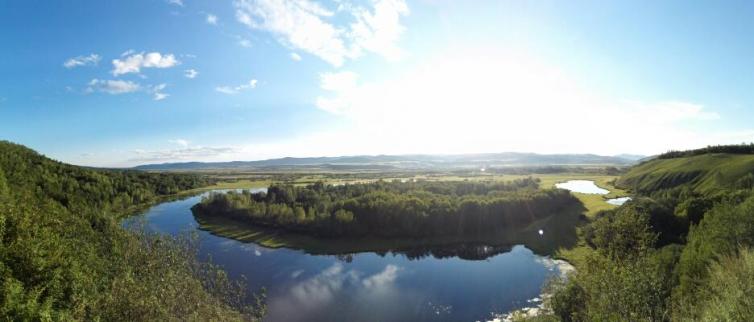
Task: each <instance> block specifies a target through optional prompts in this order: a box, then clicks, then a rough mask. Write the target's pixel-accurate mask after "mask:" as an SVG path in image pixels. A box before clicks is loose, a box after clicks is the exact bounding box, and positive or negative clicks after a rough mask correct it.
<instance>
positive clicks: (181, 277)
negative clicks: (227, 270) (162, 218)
mask: <svg viewBox="0 0 754 322" xmlns="http://www.w3.org/2000/svg"><path fill="white" fill-rule="evenodd" d="M206 184H208V182H207V180H206V179H204V178H203V177H201V176H197V175H191V174H163V173H160V174H156V173H145V172H142V171H134V170H128V171H124V170H95V169H89V168H83V167H77V166H72V165H68V164H64V163H61V162H58V161H55V160H51V159H49V158H46V157H45V156H43V155H41V154H38V153H36V152H34V151H33V150H30V149H28V148H26V147H24V146H21V145H17V144H13V143H10V142H7V141H0V241H1V242H0V300H1V301H0V316H1V317H3V320H8V321H76V320H87V321H90V320H91V321H167V320H190V319H194V320H219V321H222V320H228V319H230V320H243V319H244V316H243V315H242V313H240V312H239V311H238V310H236V307H235V306H233V305H232V304H229V303H238V302H237V301H236V299H234V298H231V297H230V296H227V295H228V294H231V293H228V292H232V291H233V290H235V289H234V288H233V286H232V285H231V284H230V283H229V282H228V280H227V278H226V275H224V273H223V272H222V271H218V270H217V269H216V268H213V267H212V266H210V265H208V264H205V263H201V262H199V261H198V260H197V258H196V255H195V254H196V253H195V252H194V249H195V244H194V242H192V241H191V240H190V239H186V238H184V239H179V240H176V239H172V238H169V237H164V236H159V235H155V234H151V233H147V232H144V231H138V230H125V229H123V228H122V227H121V223H120V218H121V217H122V216H123V214H124V211H126V210H129V209H131V208H133V207H137V206H144V205H147V204H149V203H151V202H154V201H157V200H158V198H161V197H166V196H170V195H172V194H174V193H177V192H180V191H183V190H187V189H193V188H196V187H201V186H203V185H206ZM215 283H219V284H215ZM223 292H224V293H223ZM223 294H225V295H223ZM235 294H241V293H235Z"/></svg>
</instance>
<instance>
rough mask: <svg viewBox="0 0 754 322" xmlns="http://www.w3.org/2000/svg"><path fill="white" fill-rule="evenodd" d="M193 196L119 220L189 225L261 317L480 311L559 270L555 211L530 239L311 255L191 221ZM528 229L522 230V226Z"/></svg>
mask: <svg viewBox="0 0 754 322" xmlns="http://www.w3.org/2000/svg"><path fill="white" fill-rule="evenodd" d="M200 200H201V196H194V197H190V198H187V199H184V200H177V201H169V202H165V203H162V204H159V205H156V206H154V207H152V208H150V209H149V210H147V211H146V212H145V213H143V214H141V215H139V216H136V217H134V218H132V219H129V220H142V219H143V220H144V221H145V222H146V224H147V227H148V228H149V229H152V230H155V231H159V232H162V233H166V234H178V233H182V232H186V231H197V232H198V235H199V238H200V249H199V251H200V256H202V257H203V258H205V259H208V258H211V260H212V261H213V262H214V263H216V264H219V265H221V266H222V267H223V268H224V269H225V270H226V271H227V272H228V273H229V274H230V276H231V277H232V278H241V276H244V277H245V278H246V280H247V284H248V288H249V291H250V292H256V291H258V290H259V289H261V288H262V287H264V288H265V289H266V291H267V305H268V314H267V316H266V318H265V321H482V320H488V319H490V318H493V317H495V316H497V315H499V314H501V313H506V312H509V311H511V310H515V309H519V308H522V307H531V306H536V304H537V303H536V301H537V299H538V297H539V295H540V292H541V287H542V286H543V284H544V283H545V282H546V281H547V280H548V278H550V277H552V276H554V275H556V274H559V271H560V269H559V267H558V265H556V262H555V261H553V260H551V259H550V258H549V257H548V256H546V254H536V253H535V252H534V251H532V250H531V249H538V250H539V252H540V253H549V252H550V251H552V250H554V249H556V248H557V247H560V246H568V245H566V244H563V245H560V244H558V241H559V240H561V237H563V236H565V235H570V234H573V235H574V236H569V237H568V238H566V239H567V240H568V242H573V240H575V233H574V232H573V231H569V232H568V233H563V232H555V230H554V229H555V228H550V227H561V226H564V224H562V223H561V224H559V223H558V220H559V218H561V217H562V216H553V218H554V219H551V220H546V221H543V222H541V223H537V225H538V226H536V227H534V230H533V231H534V232H532V233H528V232H527V233H526V234H528V235H527V237H528V238H530V240H532V242H530V243H528V244H530V245H528V244H527V245H458V246H455V247H452V248H451V249H442V248H440V249H424V250H412V251H394V252H391V251H388V252H383V253H375V252H362V253H356V254H332V255H313V254H309V253H307V252H306V251H304V250H293V249H286V248H278V249H272V248H266V247H262V246H260V245H257V244H254V243H244V242H240V241H236V240H233V239H228V238H225V237H221V236H216V235H213V234H211V233H209V232H207V231H203V230H200V229H199V225H198V224H197V222H196V221H195V220H194V216H193V215H192V213H191V209H190V208H191V206H193V205H194V204H196V203H198V202H199V201H200ZM529 235H530V236H529Z"/></svg>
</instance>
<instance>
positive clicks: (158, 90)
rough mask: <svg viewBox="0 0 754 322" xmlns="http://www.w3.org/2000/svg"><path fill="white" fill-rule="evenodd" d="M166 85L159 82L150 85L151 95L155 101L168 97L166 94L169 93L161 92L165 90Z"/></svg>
mask: <svg viewBox="0 0 754 322" xmlns="http://www.w3.org/2000/svg"><path fill="white" fill-rule="evenodd" d="M167 86H168V85H167V84H159V85H155V86H152V87H151V88H150V92H151V93H152V97H153V98H154V100H155V101H161V100H164V99H166V98H168V96H170V94H165V93H163V90H165V88H166V87H167Z"/></svg>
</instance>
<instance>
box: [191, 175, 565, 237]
mask: <svg viewBox="0 0 754 322" xmlns="http://www.w3.org/2000/svg"><path fill="white" fill-rule="evenodd" d="M577 205H579V202H578V200H577V199H575V198H574V197H573V196H571V194H570V193H568V192H567V191H564V190H555V189H550V190H540V189H539V181H538V179H532V178H527V179H521V180H515V181H511V182H469V181H456V182H453V181H445V182H429V181H419V182H400V181H397V180H396V181H391V182H386V181H378V182H374V183H366V184H352V185H351V184H349V185H341V186H333V185H325V184H323V183H321V182H320V183H317V184H313V185H309V186H306V187H296V186H292V185H272V186H270V187H269V188H268V189H267V192H266V193H264V192H261V193H251V192H249V191H243V192H241V193H237V192H228V193H213V194H210V195H209V196H207V197H205V198H204V199H203V200H202V202H201V203H200V204H197V205H196V206H194V208H192V210H194V212H195V214H197V215H199V216H222V217H231V218H233V219H236V220H241V221H245V222H248V223H251V224H254V225H263V226H270V227H277V228H284V229H287V230H294V231H299V232H305V233H310V234H314V235H319V236H327V237H338V236H350V237H363V236H376V237H427V236H462V235H477V234H485V233H491V232H496V231H499V230H501V229H504V228H511V227H519V226H522V225H525V224H528V223H531V222H532V221H534V220H537V219H540V218H543V217H545V216H549V215H551V214H553V213H555V212H557V211H560V210H562V209H564V208H566V207H573V206H577Z"/></svg>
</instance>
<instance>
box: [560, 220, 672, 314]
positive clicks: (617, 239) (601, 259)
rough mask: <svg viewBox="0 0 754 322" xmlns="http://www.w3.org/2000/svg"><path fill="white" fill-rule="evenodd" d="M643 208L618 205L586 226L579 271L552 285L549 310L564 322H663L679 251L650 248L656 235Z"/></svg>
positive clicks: (668, 247)
mask: <svg viewBox="0 0 754 322" xmlns="http://www.w3.org/2000/svg"><path fill="white" fill-rule="evenodd" d="M641 211H643V210H642V209H641V208H635V207H622V208H619V210H618V211H616V212H615V213H613V214H611V215H610V216H603V217H601V218H599V219H597V220H595V221H594V222H593V223H591V224H589V225H588V228H589V229H588V231H589V234H588V237H586V239H588V241H587V243H588V244H589V245H591V247H593V251H587V252H585V253H584V255H583V256H581V257H580V258H579V259H578V260H577V261H576V262H575V264H576V267H577V271H576V272H574V273H572V274H570V275H569V276H568V280H566V281H556V282H554V283H553V284H552V286H551V293H552V296H551V297H550V298H549V299H548V301H547V303H546V304H547V307H548V308H549V309H550V310H551V311H552V312H553V314H554V315H555V316H557V317H559V318H560V319H561V320H564V321H662V320H667V319H668V318H669V315H670V306H669V305H668V304H669V303H668V298H669V296H670V294H671V291H672V288H673V287H674V286H675V285H676V282H675V281H676V278H675V276H674V267H675V263H676V262H677V258H678V256H679V254H680V250H679V249H678V247H677V246H672V245H671V246H667V247H664V248H661V249H659V250H657V249H655V248H653V246H654V245H655V242H656V236H657V235H656V233H655V232H653V231H652V228H651V226H650V224H649V216H648V215H647V214H645V213H641Z"/></svg>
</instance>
